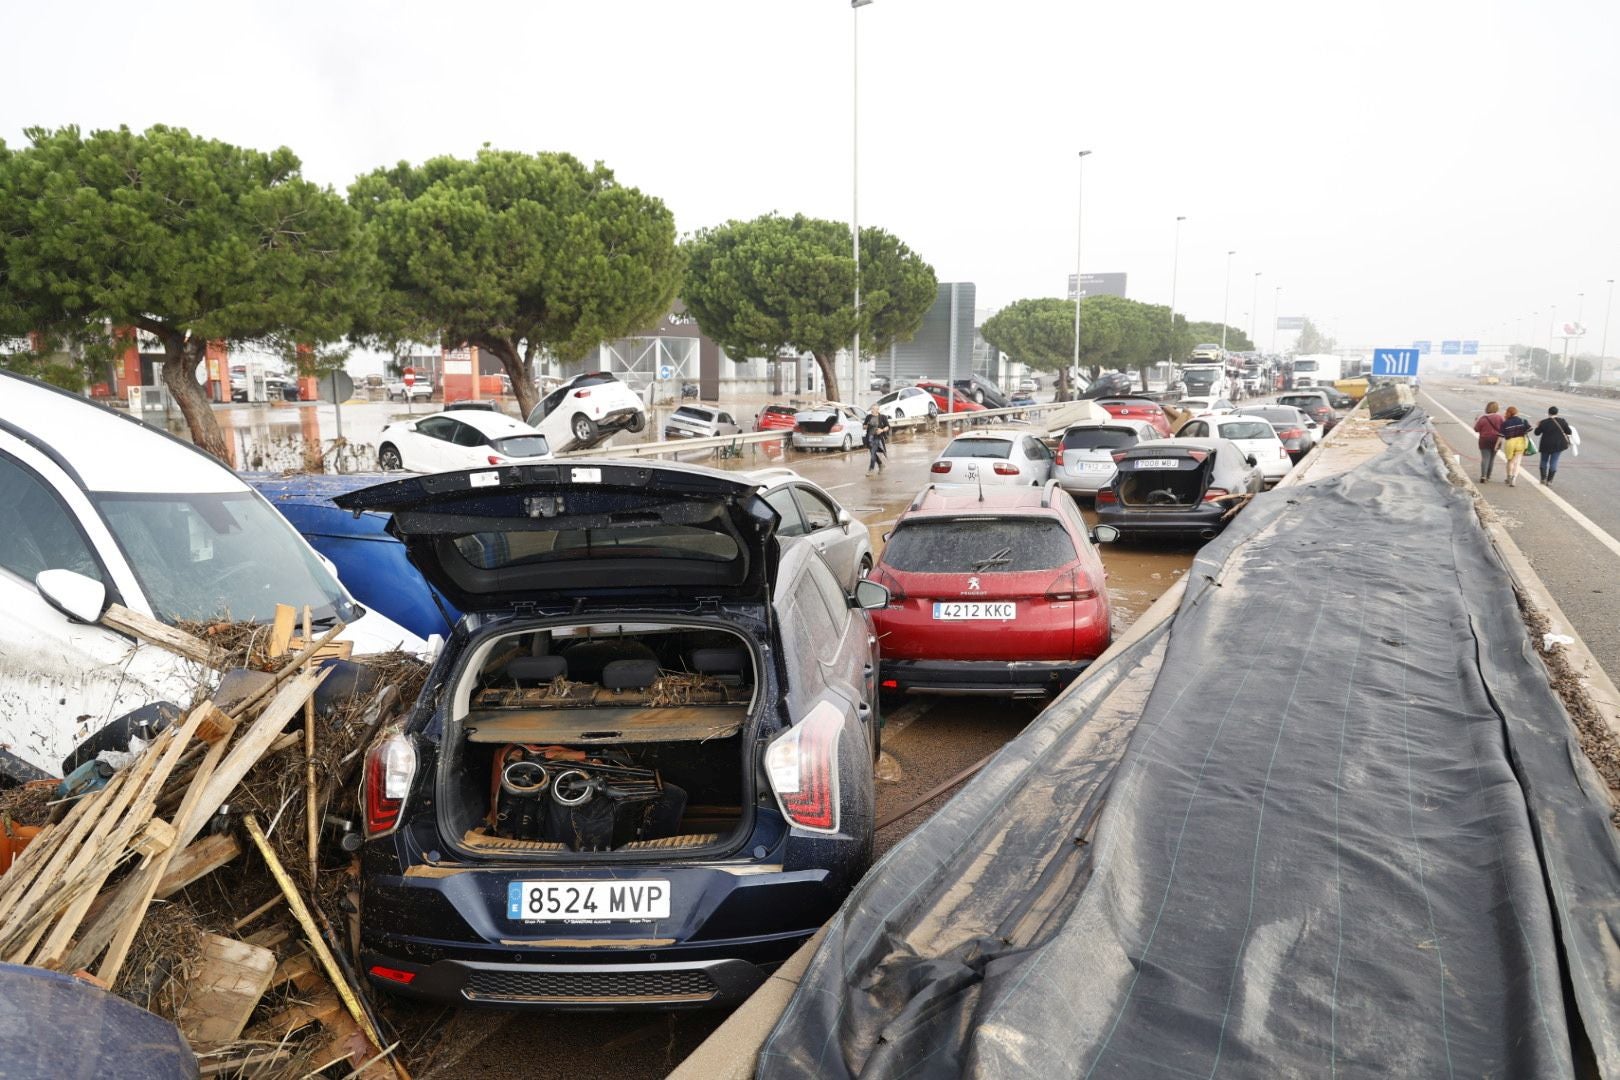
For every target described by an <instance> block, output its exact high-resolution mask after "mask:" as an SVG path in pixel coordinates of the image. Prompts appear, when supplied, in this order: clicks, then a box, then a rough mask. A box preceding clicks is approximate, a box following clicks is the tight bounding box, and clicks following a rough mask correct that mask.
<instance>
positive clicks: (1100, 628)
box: [870, 482, 1113, 697]
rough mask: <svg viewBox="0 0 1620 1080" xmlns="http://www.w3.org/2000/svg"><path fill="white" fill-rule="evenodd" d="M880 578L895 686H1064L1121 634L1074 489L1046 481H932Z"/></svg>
mask: <svg viewBox="0 0 1620 1080" xmlns="http://www.w3.org/2000/svg"><path fill="white" fill-rule="evenodd" d="M870 576H871V578H872V580H873V581H876V582H877V583H878V584H880V585H883V586H885V587H886V588H888V590H889V593H890V597H889V603H888V606H886V607H883V608H879V609H877V610H875V611H873V612H872V616H873V621H874V624H875V627H876V631H877V634H878V641H879V649H880V651H881V654H882V665H881V669H880V671H879V686H880V688H881V689H882V690H883V691H884V693H886V694H888V695H891V696H892V695H898V694H906V693H918V694H929V693H932V694H1000V695H1005V696H1008V697H1045V696H1047V695H1051V694H1056V693H1057V692H1058V691H1060V690H1062V689H1063V688H1064V687H1065V686H1067V685H1068V684H1069V683H1070V682H1071V681H1072V680H1073V679H1074V677H1075V676H1076V675H1078V674H1080V672H1081V671H1083V670H1085V668H1086V666H1087V665H1088V664H1090V663H1091V661H1093V660H1095V659H1096V658H1097V657H1098V656H1099V655H1101V653H1102V652H1103V650H1104V649H1106V648H1108V644H1109V642H1110V641H1112V640H1113V633H1112V629H1111V626H1110V622H1109V609H1108V590H1107V588H1106V587H1105V585H1104V578H1105V577H1106V575H1105V573H1104V572H1103V565H1102V559H1101V557H1100V556H1099V555H1098V554H1097V549H1096V547H1095V546H1094V545H1093V544H1092V540H1091V535H1090V533H1089V531H1088V530H1087V529H1086V524H1085V521H1084V520H1083V519H1082V518H1081V516H1080V511H1079V510H1078V509H1076V507H1075V504H1074V500H1073V499H1071V498H1070V497H1069V496H1068V495H1067V494H1066V493H1064V491H1063V490H1062V489H1061V488H1059V487H1058V486H1057V484H1056V483H1055V482H1050V483H1047V484H1046V485H1044V486H1043V487H1038V488H1036V487H1019V488H999V487H998V488H992V487H987V488H985V489H984V490H983V491H982V492H980V491H979V490H977V489H969V488H964V487H960V486H954V485H952V486H939V487H936V486H932V485H930V486H929V487H928V488H926V489H924V490H923V492H922V494H920V495H918V496H917V498H916V500H915V501H914V502H913V503H912V504H911V506H910V508H909V509H907V510H906V512H905V513H903V514H901V515H900V517H899V518H898V519H897V520H896V521H895V525H894V531H893V532H892V533H891V534H890V535H889V541H888V545H887V546H886V547H885V548H884V550H883V554H882V556H881V557H880V558H879V559H878V563H877V565H876V566H875V567H873V568H872V573H871V575H870Z"/></svg>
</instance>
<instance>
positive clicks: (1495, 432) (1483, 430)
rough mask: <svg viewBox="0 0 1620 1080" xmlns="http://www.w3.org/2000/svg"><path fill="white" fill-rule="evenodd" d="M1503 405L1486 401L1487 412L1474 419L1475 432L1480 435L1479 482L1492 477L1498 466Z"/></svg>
mask: <svg viewBox="0 0 1620 1080" xmlns="http://www.w3.org/2000/svg"><path fill="white" fill-rule="evenodd" d="M1503 419H1504V417H1503V416H1502V406H1501V405H1499V404H1498V403H1497V402H1494V401H1488V402H1486V403H1485V412H1484V414H1483V415H1482V416H1480V418H1479V419H1478V420H1475V421H1474V432H1475V433H1476V434H1477V435H1478V436H1479V482H1480V483H1482V484H1483V483H1485V481H1487V480H1489V479H1490V478H1491V470H1492V469H1493V468H1495V466H1496V451H1497V448H1498V447H1500V446H1501V445H1502V421H1503Z"/></svg>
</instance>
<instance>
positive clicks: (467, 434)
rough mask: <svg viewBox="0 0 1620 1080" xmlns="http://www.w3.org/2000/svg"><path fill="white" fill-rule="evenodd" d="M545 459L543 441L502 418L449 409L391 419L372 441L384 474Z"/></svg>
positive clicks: (523, 426) (548, 453)
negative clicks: (397, 471) (375, 440)
mask: <svg viewBox="0 0 1620 1080" xmlns="http://www.w3.org/2000/svg"><path fill="white" fill-rule="evenodd" d="M550 456H551V447H550V445H549V444H548V443H547V441H546V437H545V436H544V435H542V434H540V432H538V431H536V430H535V429H534V428H532V427H530V426H529V425H528V424H525V423H524V422H523V421H521V420H519V419H517V418H516V417H513V416H507V415H506V414H505V413H500V412H492V411H487V410H482V409H455V410H452V411H448V412H439V413H432V414H431V415H428V416H424V417H421V418H419V419H411V420H396V421H395V422H394V423H392V424H389V425H388V426H386V427H384V428H383V429H382V434H381V435H379V436H378V437H377V464H378V465H379V466H381V467H382V469H383V471H385V472H393V471H394V470H396V469H404V470H406V471H408V472H420V473H431V472H450V471H451V470H454V469H481V468H487V467H488V466H490V465H507V464H512V463H520V464H521V463H523V462H529V461H539V460H543V459H545V458H549V457H550Z"/></svg>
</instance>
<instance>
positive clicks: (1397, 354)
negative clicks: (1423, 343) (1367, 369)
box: [1372, 349, 1421, 376]
mask: <svg viewBox="0 0 1620 1080" xmlns="http://www.w3.org/2000/svg"><path fill="white" fill-rule="evenodd" d="M1420 355H1421V353H1420V352H1419V351H1418V350H1417V349H1374V350H1373V365H1372V373H1373V374H1374V375H1410V376H1416V375H1417V372H1418V357H1419V356H1420Z"/></svg>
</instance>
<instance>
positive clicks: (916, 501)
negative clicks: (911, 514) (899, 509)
mask: <svg viewBox="0 0 1620 1080" xmlns="http://www.w3.org/2000/svg"><path fill="white" fill-rule="evenodd" d="M934 487H935V485H933V484H929V485H928V486H927V487H925V488H923V489H922V490H921V491H919V492H917V494H916V497H914V498H913V499H912V500H911V505H910V506H908V507H906V509H907V510H915V509H917V507H919V506H921V505H922V502H923V500H924V499H926V498H928V493H929V492H930V491H933V490H934Z"/></svg>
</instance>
